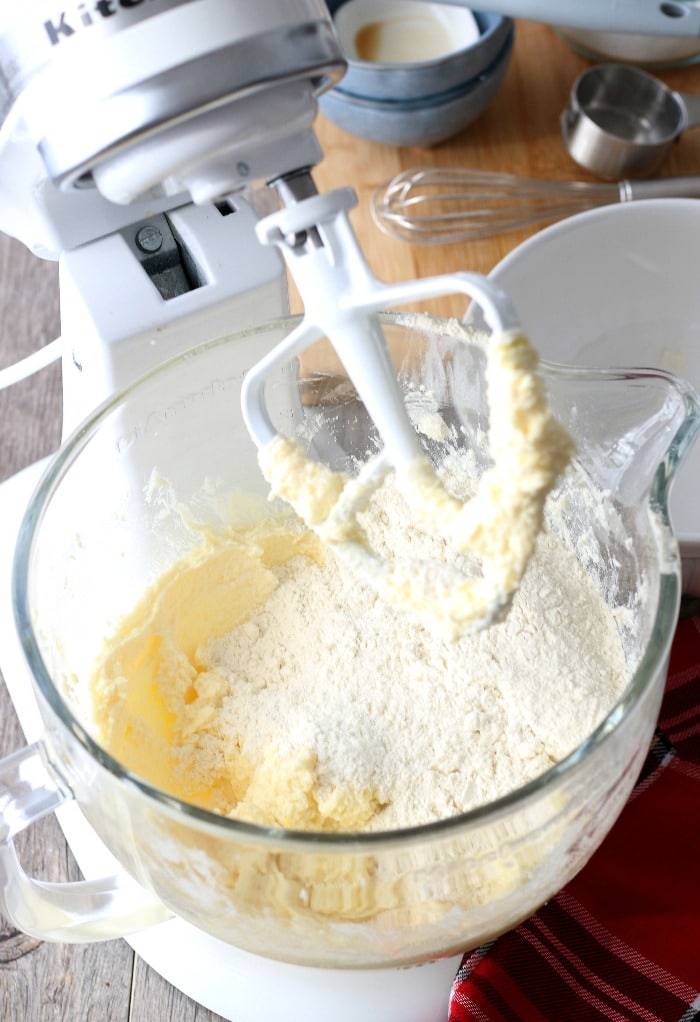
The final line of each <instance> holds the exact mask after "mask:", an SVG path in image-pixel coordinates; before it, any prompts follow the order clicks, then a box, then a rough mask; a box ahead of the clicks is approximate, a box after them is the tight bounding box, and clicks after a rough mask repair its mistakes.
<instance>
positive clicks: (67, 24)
mask: <svg viewBox="0 0 700 1022" xmlns="http://www.w3.org/2000/svg"><path fill="white" fill-rule="evenodd" d="M148 2H149V0H94V2H93V3H82V4H78V5H77V7H75V8H73V9H72V10H70V11H62V12H61V13H60V14H59V15H58V16H57V17H56V18H54V19H52V20H50V21H45V22H44V29H45V30H46V34H47V36H48V37H49V42H50V43H51V45H52V46H58V44H59V43H60V42H61V41H62V40H63V39H69V38H70V37H71V36H73V35H75V33H76V32H80V31H81V30H82V29H85V28H90V27H91V26H92V25H95V24H99V23H100V21H104V19H105V18H113V17H114V16H115V15H118V14H119V13H120V12H121V11H128V10H131V8H133V7H140V6H141V5H142V4H144V3H148Z"/></svg>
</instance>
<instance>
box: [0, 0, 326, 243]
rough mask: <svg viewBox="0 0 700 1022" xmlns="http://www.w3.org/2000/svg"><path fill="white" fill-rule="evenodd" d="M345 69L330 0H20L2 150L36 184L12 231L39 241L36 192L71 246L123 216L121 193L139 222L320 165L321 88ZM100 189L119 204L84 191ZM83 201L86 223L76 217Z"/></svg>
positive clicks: (5, 30)
mask: <svg viewBox="0 0 700 1022" xmlns="http://www.w3.org/2000/svg"><path fill="white" fill-rule="evenodd" d="M7 6H8V7H9V5H7ZM344 69H345V61H344V59H343V57H342V54H341V51H340V48H339V44H338V42H337V40H336V37H335V34H334V31H333V27H332V23H331V20H330V16H329V14H328V10H327V8H326V6H325V4H324V3H323V2H322V0H284V2H279V0H256V2H255V3H247V2H238V0H148V2H145V0H136V2H134V0H131V2H129V3H126V2H123V0H95V2H90V3H79V4H74V5H72V6H68V7H65V6H63V5H60V4H58V3H56V2H51V0H27V2H25V3H23V4H21V5H12V10H11V12H10V11H6V12H5V13H4V14H2V15H0V117H1V118H2V120H3V121H4V124H3V128H2V138H0V163H2V164H4V166H5V167H7V165H8V162H10V163H12V164H13V169H18V165H19V166H20V167H21V168H22V169H23V170H24V173H23V174H21V175H20V177H22V178H23V180H24V181H25V182H26V184H25V190H24V193H23V195H21V196H20V198H21V199H23V200H24V201H23V203H22V211H21V212H20V213H19V214H17V219H16V220H15V218H14V217H13V216H12V214H5V220H6V221H7V220H8V219H10V226H11V228H13V227H16V226H17V227H18V230H12V229H11V230H9V231H8V233H14V234H16V235H17V236H19V237H20V239H21V240H23V241H25V240H26V243H28V244H31V245H32V247H34V248H38V247H40V246H39V245H38V244H37V238H36V236H31V235H29V236H28V237H27V238H26V239H25V237H24V236H23V228H22V222H21V220H22V217H24V218H25V219H26V220H31V218H32V214H33V207H35V206H36V205H37V204H39V206H40V207H41V212H42V215H43V216H44V218H45V219H48V220H49V221H53V223H52V225H51V226H52V227H53V229H54V231H55V232H56V235H57V236H56V237H54V236H52V235H48V236H49V239H50V241H49V243H48V244H47V245H46V246H45V247H46V248H47V249H52V248H53V249H56V248H58V249H59V250H62V249H65V248H68V247H72V246H73V245H75V244H76V243H80V242H81V241H84V240H88V239H89V238H90V237H97V236H100V232H104V231H105V228H106V229H110V228H111V224H112V222H113V221H115V219H116V220H119V219H120V215H119V212H118V211H116V210H114V209H113V208H111V204H115V203H116V204H126V203H129V204H133V205H132V209H131V212H130V213H124V211H122V214H121V220H122V221H123V220H126V221H127V222H128V221H129V220H133V219H134V218H135V216H136V217H137V216H138V214H139V212H140V211H141V210H142V209H144V208H148V209H149V210H152V209H153V208H154V204H155V206H156V207H157V208H158V209H159V210H161V211H162V210H163V209H167V208H172V207H175V206H178V205H182V204H183V202H187V201H189V200H190V198H191V199H193V200H194V201H195V202H207V201H215V200H217V199H220V198H221V197H223V196H226V195H229V194H231V193H232V192H235V191H237V190H239V189H241V188H243V187H244V186H249V185H252V184H255V183H256V182H261V181H267V180H268V179H270V178H272V177H277V176H279V175H280V174H283V173H286V172H289V171H293V170H295V169H297V168H298V167H309V166H313V165H314V164H315V163H317V162H318V161H319V159H320V158H321V152H320V149H319V146H318V143H317V142H316V139H315V137H314V134H313V130H312V125H313V121H314V119H315V116H316V100H317V97H318V95H319V94H320V93H321V92H323V91H324V90H325V89H328V88H330V87H331V86H332V85H333V84H334V83H335V82H336V81H337V80H338V79H339V78H340V76H341V75H342V74H343V72H344ZM27 169H29V173H28V174H27V173H26V171H27ZM5 176H6V177H8V178H9V176H10V175H9V173H6V174H5ZM15 176H16V175H15ZM18 187H19V185H18V184H15V185H14V191H15V192H16V190H17V188H18ZM95 188H96V190H97V193H98V196H101V197H103V198H104V199H105V200H107V201H106V202H104V201H102V202H100V201H99V198H98V200H97V201H95V196H91V197H90V199H86V197H85V196H84V195H82V196H81V195H77V196H76V194H75V193H76V192H81V191H83V192H84V190H85V189H93V190H94V189H95ZM15 198H17V196H15ZM15 205H16V203H15ZM66 211H67V212H66ZM77 211H80V212H77ZM74 215H77V216H78V217H80V219H81V220H82V228H81V230H80V231H79V232H76V230H75V225H73V226H72V228H70V229H69V227H68V226H67V225H66V224H65V223H64V221H67V220H70V219H71V217H72V216H74ZM2 217H3V212H2V210H1V209H0V227H2V228H3V229H6V227H5V225H4V224H3V223H2ZM34 230H35V235H36V225H34ZM48 230H49V228H47V231H46V233H47V232H48ZM27 233H28V232H27ZM64 240H65V241H66V244H63V242H64Z"/></svg>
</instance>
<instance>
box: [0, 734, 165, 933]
mask: <svg viewBox="0 0 700 1022" xmlns="http://www.w3.org/2000/svg"><path fill="white" fill-rule="evenodd" d="M72 798H73V795H72V793H71V792H70V790H69V789H68V788H66V787H65V786H64V785H63V784H62V783H61V781H60V779H59V778H58V777H57V776H56V775H55V774H54V773H53V772H52V771H51V768H50V767H49V766H48V760H47V755H46V750H45V749H44V746H43V744H42V743H41V742H36V743H34V744H33V745H30V746H28V747H27V748H26V749H22V750H20V751H19V752H16V753H14V754H13V755H11V756H8V757H7V758H6V759H4V760H1V761H0V913H2V915H3V916H4V918H5V919H7V921H8V922H10V923H11V924H12V925H13V926H16V927H17V929H18V930H21V931H22V932H23V933H27V934H29V936H31V937H36V938H38V939H39V940H50V941H62V942H64V943H82V942H86V943H87V942H92V941H98V940H111V939H113V938H115V937H123V936H125V935H126V934H128V933H134V932H136V931H137V930H142V929H145V928H146V927H148V926H151V925H153V924H155V923H160V922H163V921H164V920H165V919H167V918H169V916H170V915H171V913H169V912H168V911H167V909H166V908H165V906H164V905H162V904H161V902H159V901H158V900H157V899H156V898H154V897H153V896H152V895H150V894H149V893H148V892H147V891H146V890H144V889H143V888H142V887H140V886H139V885H138V884H137V883H136V882H135V881H134V880H131V879H130V878H129V877H128V876H127V875H126V874H121V875H118V876H111V877H103V878H101V879H99V880H83V881H76V882H73V883H49V882H46V881H40V880H34V879H33V878H32V877H29V876H27V874H26V873H25V872H24V870H23V869H22V866H21V865H20V862H19V859H18V857H17V852H16V850H15V846H14V842H13V838H14V836H15V834H17V833H19V831H21V830H24V829H25V828H26V827H28V826H29V825H30V824H31V823H34V822H35V821H36V820H39V819H40V818H41V817H42V816H46V815H48V814H49V813H53V812H55V811H56V810H57V809H58V808H59V807H60V806H62V805H64V804H65V803H67V802H70V801H71V800H72Z"/></svg>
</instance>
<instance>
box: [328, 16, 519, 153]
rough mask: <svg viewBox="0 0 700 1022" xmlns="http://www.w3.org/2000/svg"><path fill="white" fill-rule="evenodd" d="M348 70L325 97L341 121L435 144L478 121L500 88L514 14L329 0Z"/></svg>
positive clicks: (380, 136) (411, 142)
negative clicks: (511, 17) (510, 17)
mask: <svg viewBox="0 0 700 1022" xmlns="http://www.w3.org/2000/svg"><path fill="white" fill-rule="evenodd" d="M327 6H328V9H329V11H330V13H331V15H332V17H333V20H334V22H335V26H336V30H337V32H338V36H339V39H340V42H341V46H342V48H343V51H344V53H345V56H346V58H347V61H348V70H347V72H346V74H345V77H344V78H343V79H342V81H341V82H340V84H339V85H338V86H337V87H336V88H335V89H333V90H331V91H330V92H328V93H326V94H325V95H324V96H322V97H321V100H320V109H321V112H322V113H323V114H324V115H325V116H326V117H328V119H329V120H331V121H333V123H334V124H337V125H338V127H340V128H343V129H344V130H345V131H348V132H350V133H351V134H354V135H359V136H361V137H362V138H367V139H370V140H372V141H374V142H386V143H388V144H390V145H398V146H423V147H429V146H434V145H437V144H439V143H440V142H444V141H445V140H446V139H448V138H450V137H452V136H453V135H456V134H457V133H458V132H460V131H462V130H463V129H464V128H466V127H467V126H468V125H469V124H471V123H472V121H474V120H475V119H476V118H477V117H478V116H479V115H480V114H481V113H483V111H484V110H485V109H486V108H487V106H488V105H489V104H490V102H491V100H492V99H493V98H494V96H495V95H496V92H497V91H498V88H499V86H500V85H501V82H502V80H503V77H504V75H505V72H506V70H507V68H508V64H509V61H510V56H511V52H512V49H513V39H514V25H513V22H512V20H511V19H509V18H504V17H502V16H501V15H497V14H486V13H481V12H477V11H474V12H472V11H471V10H469V9H468V8H466V7H462V6H456V5H454V4H449V3H427V2H426V3H424V2H421V0H327Z"/></svg>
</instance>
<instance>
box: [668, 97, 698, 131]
mask: <svg viewBox="0 0 700 1022" xmlns="http://www.w3.org/2000/svg"><path fill="white" fill-rule="evenodd" d="M674 95H675V97H676V99H677V100H678V102H679V103H680V104H681V106H682V107H683V120H684V124H683V130H684V131H685V130H686V129H687V128H697V127H698V125H700V95H695V94H694V93H692V92H676V93H674Z"/></svg>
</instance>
